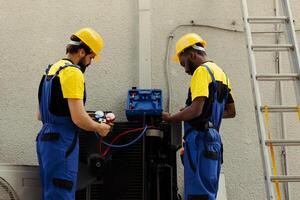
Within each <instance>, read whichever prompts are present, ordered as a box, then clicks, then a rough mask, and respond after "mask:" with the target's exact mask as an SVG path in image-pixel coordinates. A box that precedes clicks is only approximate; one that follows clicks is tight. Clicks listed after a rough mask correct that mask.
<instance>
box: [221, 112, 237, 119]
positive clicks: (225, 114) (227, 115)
mask: <svg viewBox="0 0 300 200" xmlns="http://www.w3.org/2000/svg"><path fill="white" fill-rule="evenodd" d="M234 116H235V115H233V114H232V113H230V112H227V111H226V110H224V113H223V118H225V119H226V118H233V117H234Z"/></svg>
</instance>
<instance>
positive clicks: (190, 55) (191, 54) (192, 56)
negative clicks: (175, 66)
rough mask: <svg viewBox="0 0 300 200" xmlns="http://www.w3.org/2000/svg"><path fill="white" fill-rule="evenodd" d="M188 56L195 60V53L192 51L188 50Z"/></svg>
mask: <svg viewBox="0 0 300 200" xmlns="http://www.w3.org/2000/svg"><path fill="white" fill-rule="evenodd" d="M189 57H190V59H191V60H195V59H196V58H197V53H196V52H194V51H192V52H190V54H189Z"/></svg>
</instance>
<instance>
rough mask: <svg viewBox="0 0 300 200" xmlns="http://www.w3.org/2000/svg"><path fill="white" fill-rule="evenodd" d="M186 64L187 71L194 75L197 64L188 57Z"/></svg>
mask: <svg viewBox="0 0 300 200" xmlns="http://www.w3.org/2000/svg"><path fill="white" fill-rule="evenodd" d="M186 65H187V69H186V70H185V72H186V73H187V74H189V75H193V74H194V71H195V70H196V69H197V66H196V65H195V64H194V63H193V62H192V61H190V59H187V63H186Z"/></svg>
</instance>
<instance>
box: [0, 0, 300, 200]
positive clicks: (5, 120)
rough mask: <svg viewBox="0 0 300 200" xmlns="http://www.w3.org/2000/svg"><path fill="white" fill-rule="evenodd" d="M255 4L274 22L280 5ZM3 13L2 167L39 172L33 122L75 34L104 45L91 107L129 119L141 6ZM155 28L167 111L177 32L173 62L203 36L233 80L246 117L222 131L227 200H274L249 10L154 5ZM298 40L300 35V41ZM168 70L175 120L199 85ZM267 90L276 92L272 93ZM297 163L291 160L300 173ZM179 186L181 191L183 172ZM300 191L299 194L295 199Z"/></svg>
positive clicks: (27, 7)
mask: <svg viewBox="0 0 300 200" xmlns="http://www.w3.org/2000/svg"><path fill="white" fill-rule="evenodd" d="M249 3H250V7H251V6H252V9H251V8H250V9H251V10H250V13H251V11H253V12H252V13H253V15H256V16H262V15H268V14H269V15H272V14H273V10H272V9H273V8H274V3H273V1H272V0H268V1H265V0H264V1H262V0H251V1H249ZM291 3H292V6H293V12H294V13H293V14H294V17H295V19H296V22H295V25H296V28H297V27H298V28H300V25H299V23H298V21H300V14H299V9H300V2H299V1H298V0H293V1H292V2H291ZM0 4H1V6H0V24H1V29H0V42H1V48H0V55H1V70H0V91H1V99H0V113H1V115H0V136H1V139H0V162H1V163H17V164H36V163H37V158H36V154H35V142H34V141H35V137H36V134H37V132H38V130H39V128H40V126H41V124H40V123H39V122H37V121H36V120H35V116H34V113H35V110H36V109H37V89H38V84H39V81H40V78H41V75H42V73H43V71H44V68H45V67H46V66H47V64H49V63H53V62H55V61H56V60H58V59H60V58H62V57H64V53H65V45H66V43H67V42H68V39H69V36H70V34H72V33H73V32H74V31H76V30H77V29H79V28H81V27H92V28H94V29H95V30H97V31H98V32H99V33H100V34H101V35H102V36H103V38H104V41H105V48H104V51H103V52H102V61H101V62H99V63H93V64H92V66H90V67H89V68H88V69H87V71H86V84H87V92H88V101H87V106H86V108H87V110H101V109H103V110H112V111H113V112H115V113H116V115H117V121H124V120H125V112H124V109H125V102H126V92H127V90H128V89H129V88H131V86H137V85H138V82H139V81H138V80H139V77H138V74H139V73H138V63H139V60H138V52H139V51H138V47H139V44H138V41H139V40H138V30H139V29H138V23H139V21H138V19H139V15H138V14H139V12H138V0H101V1H99V0H89V1H79V0H73V1H66V0H63V1H62V0H60V1H58V0H54V1H46V0H40V1H37V0H22V1H16V0H15V1H4V0H0ZM191 20H193V21H194V23H195V24H197V25H199V26H194V27H192V26H190V27H187V26H186V27H180V28H177V29H175V28H176V27H177V26H178V25H184V24H185V25H186V24H190V21H191ZM151 24H152V27H151V30H152V31H151V34H150V35H151V45H152V47H151V63H152V64H151V67H152V73H151V77H152V78H151V82H152V87H153V88H161V89H163V92H164V94H165V101H164V102H165V109H167V103H166V102H167V79H166V74H165V68H164V65H165V57H166V52H167V44H168V39H169V36H170V34H171V32H172V31H173V30H174V31H173V32H172V34H171V35H172V36H173V39H172V38H171V39H170V41H169V42H170V43H169V44H170V51H171V54H173V53H174V45H175V42H176V40H177V39H178V38H179V37H180V36H181V35H183V34H185V33H188V32H196V33H199V34H201V35H202V36H203V38H204V39H205V40H207V43H208V45H207V53H208V56H209V57H210V58H211V59H212V60H213V61H215V62H216V63H217V64H219V65H220V66H221V67H222V68H223V69H224V70H225V71H226V73H227V74H228V76H229V77H230V79H231V82H232V85H233V90H234V91H233V93H234V97H235V102H236V109H237V117H236V118H235V119H234V120H224V121H223V127H222V137H223V142H224V146H225V147H224V148H225V154H224V156H225V158H224V160H225V163H224V165H223V172H224V173H225V179H226V189H227V198H228V199H230V200H242V199H243V200H250V199H253V200H258V199H265V192H264V182H263V171H262V165H261V156H260V150H259V145H258V144H259V143H258V137H257V129H256V122H255V114H254V108H253V100H252V99H253V98H252V90H251V85H250V79H249V70H248V60H247V52H246V48H245V35H244V33H243V32H242V31H243V22H242V16H241V9H240V1H239V0H234V1H233V0H223V1H215V0H210V1H209V0H185V1H183V0H152V1H151ZM215 27H217V28H215ZM220 28H221V29H220ZM233 30H237V31H233ZM297 36H298V37H299V36H300V35H299V32H298V33H297ZM271 40H273V38H272V39H271ZM298 40H300V38H299V39H298ZM263 58H266V59H264V60H263ZM259 60H260V61H261V66H263V67H265V66H268V67H270V69H273V66H274V59H273V57H272V55H270V56H268V57H264V56H261V57H259ZM284 63H285V62H284ZM168 69H169V75H170V79H171V84H172V88H173V90H172V93H171V98H172V107H171V111H172V112H175V111H177V110H178V109H179V108H180V107H182V106H183V105H184V102H185V98H186V95H187V87H188V84H189V78H190V77H189V76H187V75H185V74H184V71H183V69H182V68H181V67H180V66H178V65H176V64H174V63H172V62H170V63H169V68H168ZM264 69H265V68H264ZM286 87H287V88H288V90H290V88H289V86H286ZM267 89H268V90H269V91H271V92H272V91H273V92H274V88H273V87H272V86H270V87H269V88H267ZM271 97H272V94H268V96H267V99H270V98H271ZM289 117H290V118H291V119H293V120H294V121H296V123H287V127H288V128H289V129H293V130H294V133H295V135H296V134H297V133H298V132H299V131H298V130H299V128H300V127H299V123H298V124H297V119H296V115H292V116H289ZM271 120H272V119H271ZM276 120H277V119H274V121H275V123H272V124H274V125H275V126H274V127H273V129H272V130H273V131H274V132H276V130H278V129H279V128H278V126H276ZM274 121H273V122H274ZM289 122H290V120H289ZM298 135H299V134H298ZM298 137H299V136H298ZM294 153H298V154H294V156H293V157H292V158H294V160H299V159H296V158H299V156H297V155H299V151H294ZM294 160H292V159H291V160H290V161H293V164H299V161H296V162H295V161H294ZM278 165H279V163H278ZM299 169H300V168H299V165H298V166H297V167H291V172H294V173H293V174H295V175H296V174H297V172H298V173H299ZM279 171H280V170H279ZM179 177H180V178H179V182H180V183H182V171H181V168H180V170H179ZM298 186H299V185H298ZM298 186H294V187H292V189H293V190H294V191H295V190H296V189H297V188H296V187H298ZM180 190H181V191H182V187H181V188H180ZM298 191H299V187H298ZM299 196H300V193H299V192H298V193H295V194H294V195H293V199H297V197H299Z"/></svg>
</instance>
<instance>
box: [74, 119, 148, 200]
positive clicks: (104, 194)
mask: <svg viewBox="0 0 300 200" xmlns="http://www.w3.org/2000/svg"><path fill="white" fill-rule="evenodd" d="M141 127H142V124H141V123H136V122H116V123H115V125H114V130H113V133H111V134H110V135H108V136H107V137H106V140H108V141H110V140H111V138H114V137H115V136H116V135H118V134H120V133H123V132H124V131H128V130H131V129H135V128H141ZM139 134H140V132H136V133H132V134H129V135H127V136H126V137H123V138H121V139H120V140H119V141H118V142H116V143H115V144H124V143H128V142H129V141H132V140H134V139H135V138H136V137H137V136H138V135H139ZM79 138H80V139H79V141H80V150H79V160H80V162H81V163H82V164H86V163H87V157H88V156H89V155H90V154H93V153H95V152H98V151H99V146H97V142H96V143H95V141H97V137H96V136H95V135H94V134H93V133H87V132H84V131H83V132H81V133H80V135H79ZM143 144H144V140H143V139H141V140H139V141H138V142H136V143H135V144H133V145H131V146H129V147H127V148H124V149H114V148H112V149H111V153H112V162H111V163H110V164H109V166H108V169H107V170H106V172H105V175H104V177H103V179H101V180H98V181H96V182H94V183H93V184H91V185H89V186H88V187H87V188H85V189H83V190H79V191H77V192H76V200H112V199H113V200H142V199H143V196H144V183H143V181H144V180H143V176H144V170H143V169H144V162H143V161H144V145H143ZM79 173H81V172H79ZM79 176H80V175H79ZM79 182H81V181H80V180H79Z"/></svg>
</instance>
